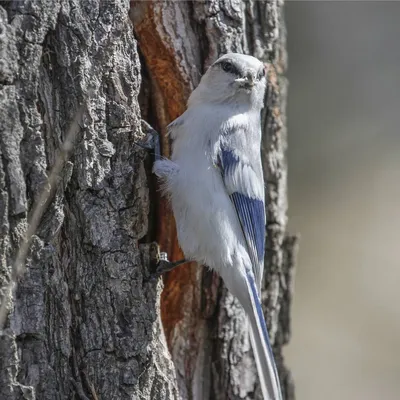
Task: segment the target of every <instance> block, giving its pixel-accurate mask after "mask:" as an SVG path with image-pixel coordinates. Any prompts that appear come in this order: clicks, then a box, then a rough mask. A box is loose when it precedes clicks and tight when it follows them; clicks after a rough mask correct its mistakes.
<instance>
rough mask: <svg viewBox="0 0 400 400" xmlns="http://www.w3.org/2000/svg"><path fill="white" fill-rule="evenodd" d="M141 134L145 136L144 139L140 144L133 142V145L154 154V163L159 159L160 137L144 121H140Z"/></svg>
mask: <svg viewBox="0 0 400 400" xmlns="http://www.w3.org/2000/svg"><path fill="white" fill-rule="evenodd" d="M141 128H142V132H143V133H145V134H146V137H145V139H144V140H143V141H141V142H135V144H136V145H137V146H139V147H141V148H142V149H144V150H147V151H149V152H152V153H153V154H154V158H155V161H157V160H159V159H160V158H161V149H160V135H159V134H158V132H157V131H156V130H155V129H154V128H153V127H152V126H151V125H150V124H149V123H148V122H146V121H145V120H144V119H142V120H141Z"/></svg>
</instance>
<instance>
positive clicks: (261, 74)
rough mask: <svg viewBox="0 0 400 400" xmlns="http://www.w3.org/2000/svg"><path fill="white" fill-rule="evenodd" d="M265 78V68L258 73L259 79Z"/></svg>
mask: <svg viewBox="0 0 400 400" xmlns="http://www.w3.org/2000/svg"><path fill="white" fill-rule="evenodd" d="M264 76H265V68H264V67H263V68H262V69H261V70H260V71H259V72H258V75H257V78H258V79H259V80H260V79H262V78H264Z"/></svg>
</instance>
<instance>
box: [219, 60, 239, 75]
mask: <svg viewBox="0 0 400 400" xmlns="http://www.w3.org/2000/svg"><path fill="white" fill-rule="evenodd" d="M221 68H222V69H223V70H224V71H225V72H228V73H230V74H237V73H238V71H237V69H236V68H235V67H234V66H233V64H232V63H230V62H229V61H223V62H221Z"/></svg>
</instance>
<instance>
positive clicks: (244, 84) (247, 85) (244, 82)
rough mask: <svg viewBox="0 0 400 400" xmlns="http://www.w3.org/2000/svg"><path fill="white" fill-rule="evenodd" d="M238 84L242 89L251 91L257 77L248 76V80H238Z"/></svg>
mask: <svg viewBox="0 0 400 400" xmlns="http://www.w3.org/2000/svg"><path fill="white" fill-rule="evenodd" d="M236 82H238V83H239V84H240V86H241V87H243V88H245V89H251V88H252V87H253V86H254V85H255V84H256V82H255V77H254V76H253V75H250V74H249V75H247V76H246V78H238V79H236Z"/></svg>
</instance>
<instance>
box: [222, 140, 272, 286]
mask: <svg viewBox="0 0 400 400" xmlns="http://www.w3.org/2000/svg"><path fill="white" fill-rule="evenodd" d="M218 158H219V167H220V168H221V173H222V178H223V180H224V183H225V186H226V188H227V191H228V194H229V196H230V198H231V200H232V203H233V205H234V206H235V209H236V213H237V215H238V217H239V220H240V224H241V226H242V230H243V234H244V236H245V239H246V242H247V247H248V250H249V254H250V258H251V260H252V264H253V272H254V276H255V280H256V282H257V285H259V284H260V282H261V278H262V276H261V274H262V266H263V260H264V251H265V206H264V200H263V196H261V195H260V194H259V193H260V191H263V190H264V184H263V181H262V176H257V174H256V172H255V171H254V170H253V168H252V166H251V164H250V163H246V162H245V161H243V160H241V159H240V158H239V157H238V156H237V155H236V154H235V153H234V152H233V151H232V150H230V149H228V148H225V147H224V146H222V145H221V148H220V152H219V157H218ZM252 188H253V190H252ZM254 188H256V189H257V190H254ZM257 192H258V195H257Z"/></svg>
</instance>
